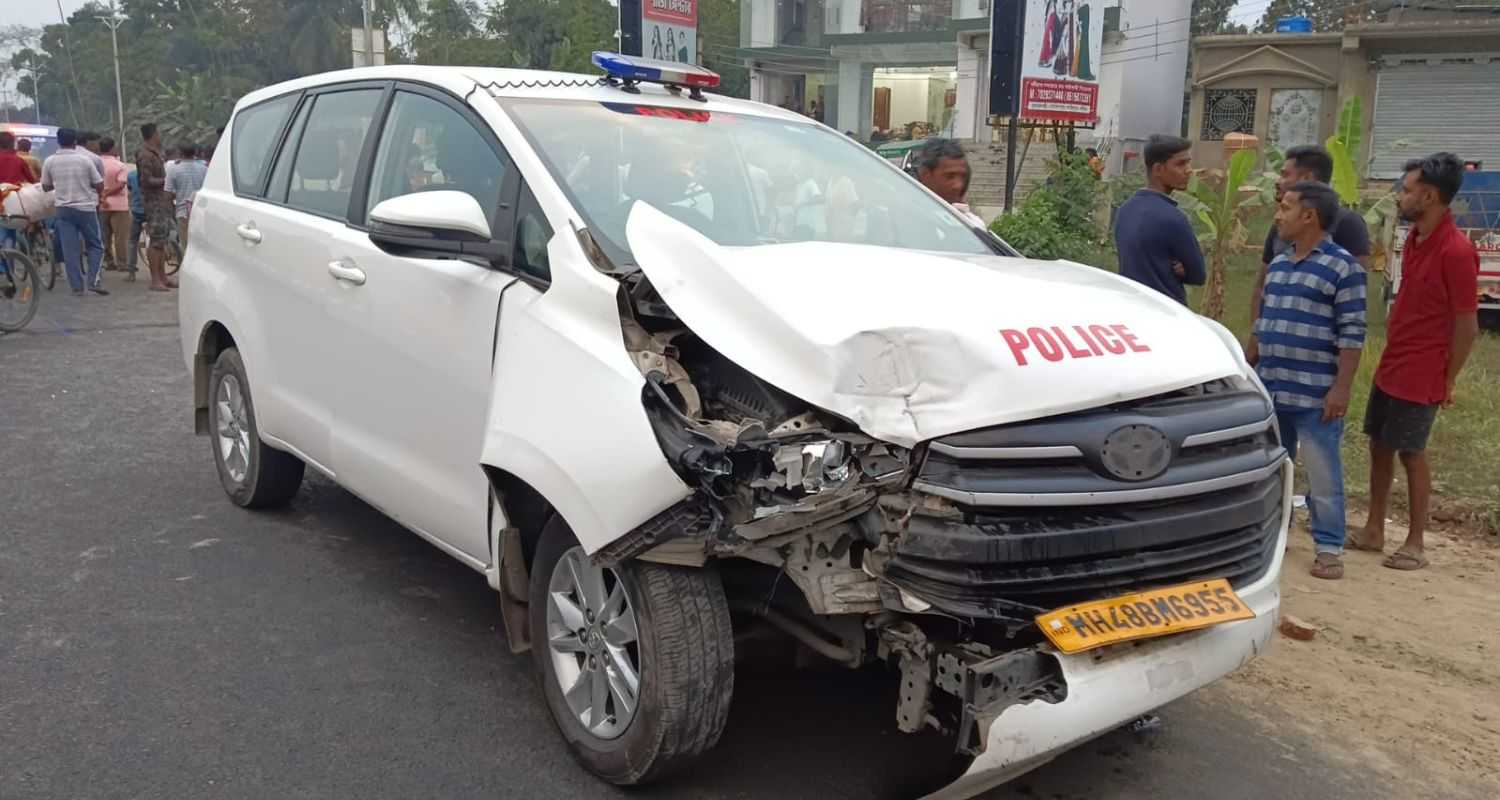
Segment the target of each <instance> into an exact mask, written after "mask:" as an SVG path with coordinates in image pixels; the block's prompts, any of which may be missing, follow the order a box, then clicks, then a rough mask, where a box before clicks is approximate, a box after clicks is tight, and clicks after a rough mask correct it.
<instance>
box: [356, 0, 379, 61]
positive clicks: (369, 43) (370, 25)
mask: <svg viewBox="0 0 1500 800" xmlns="http://www.w3.org/2000/svg"><path fill="white" fill-rule="evenodd" d="M374 5H375V0H360V3H359V7H360V9H361V10H362V11H364V15H365V66H367V67H373V66H375V27H374V25H375V22H374V17H375V14H374V11H375V9H374Z"/></svg>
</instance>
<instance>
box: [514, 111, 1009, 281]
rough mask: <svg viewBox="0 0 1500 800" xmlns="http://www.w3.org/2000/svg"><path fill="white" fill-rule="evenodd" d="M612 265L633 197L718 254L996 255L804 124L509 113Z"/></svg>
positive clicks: (863, 158) (651, 114)
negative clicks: (782, 247)
mask: <svg viewBox="0 0 1500 800" xmlns="http://www.w3.org/2000/svg"><path fill="white" fill-rule="evenodd" d="M507 108H508V110H509V111H510V112H511V115H512V117H513V118H514V119H515V121H516V123H517V124H518V125H519V126H520V127H521V129H522V131H523V132H524V133H525V134H526V137H527V139H528V140H529V141H530V142H531V145H532V147H534V148H535V149H536V151H537V153H538V154H540V155H541V157H542V160H543V161H544V162H545V163H546V164H547V168H548V169H549V170H551V172H552V174H553V176H554V177H555V178H556V179H557V181H558V183H559V184H561V185H562V186H563V188H564V190H565V191H567V193H568V195H569V199H570V200H572V202H573V205H574V207H575V208H577V209H578V211H579V213H581V214H582V215H583V216H584V219H585V222H586V223H587V224H588V226H589V229H590V231H591V232H592V233H593V235H594V238H595V239H596V240H597V241H598V242H599V243H600V246H601V247H603V248H604V249H605V251H606V252H607V253H608V255H609V256H610V258H611V259H612V260H614V261H615V263H617V264H634V263H635V260H634V258H632V257H631V255H630V248H629V245H628V243H627V242H626V239H625V221H626V219H627V218H628V217H629V214H630V209H631V207H632V206H633V205H634V204H635V202H636V201H637V200H642V201H645V202H647V203H650V204H651V205H652V206H654V207H655V208H657V209H659V210H660V211H662V212H664V213H666V214H668V215H670V216H672V217H673V218H675V219H677V220H679V221H681V222H683V223H684V224H686V225H689V226H690V227H692V228H693V229H695V230H697V231H698V232H699V233H701V234H703V235H704V236H706V237H708V238H709V239H711V240H713V241H714V242H715V243H717V244H720V245H725V246H752V245H760V244H777V243H782V242H806V241H822V242H846V243H853V244H869V245H880V246H885V247H901V248H909V249H914V250H930V251H937V252H945V253H961V254H989V253H994V252H995V251H994V250H992V249H991V248H990V247H989V246H987V245H986V243H985V241H984V240H983V239H981V238H980V235H979V234H978V233H976V232H975V231H974V229H972V228H970V227H969V226H968V225H967V224H965V223H964V222H962V221H961V220H960V219H959V218H958V216H957V215H956V214H955V213H954V212H953V210H952V209H950V208H949V207H948V206H947V204H945V203H943V202H942V201H941V200H938V199H936V198H934V197H933V196H932V195H930V194H928V193H927V192H925V191H923V190H922V189H921V188H920V187H919V186H917V185H916V184H914V183H913V182H912V181H911V180H910V179H909V178H907V177H906V176H904V175H902V174H901V173H899V172H897V171H895V170H893V169H890V168H889V167H887V166H885V165H884V164H882V163H880V162H881V159H880V158H879V156H877V155H875V154H874V153H873V152H871V151H869V150H868V149H867V148H865V147H863V146H862V145H860V144H858V143H857V142H855V141H853V140H851V139H849V138H848V137H846V136H842V135H840V134H837V133H834V132H832V131H829V130H827V129H824V128H820V127H817V126H814V125H811V124H806V123H795V122H785V121H782V120H776V119H766V118H763V117H756V116H749V115H743V114H723V113H719V112H709V111H697V110H683V109H673V108H662V107H656V106H642V105H636V104H634V103H596V102H579V101H544V100H543V101H526V100H518V101H513V102H511V103H510V104H509V105H508V106H507Z"/></svg>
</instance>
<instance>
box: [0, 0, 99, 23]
mask: <svg viewBox="0 0 1500 800" xmlns="http://www.w3.org/2000/svg"><path fill="white" fill-rule="evenodd" d="M12 3H14V4H15V5H18V6H20V8H15V7H14V6H13V7H12V8H10V9H7V10H6V13H5V17H6V19H5V24H7V25H25V26H26V27H28V28H40V27H42V26H43V25H51V24H52V23H54V22H59V21H60V20H59V18H58V16H57V0H8V2H7V3H6V5H11V4H12ZM83 4H84V0H62V9H63V14H72V13H73V12H74V11H77V10H78V9H79V8H80V7H81V6H83Z"/></svg>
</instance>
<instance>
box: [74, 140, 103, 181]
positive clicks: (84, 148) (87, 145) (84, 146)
mask: <svg viewBox="0 0 1500 800" xmlns="http://www.w3.org/2000/svg"><path fill="white" fill-rule="evenodd" d="M101 141H103V137H102V136H100V135H99V134H97V133H94V132H93V131H83V132H82V133H79V134H78V147H79V148H80V152H82V153H84V154H85V155H87V156H88V157H89V158H91V159H93V161H94V166H96V167H98V168H99V174H101V175H103V174H104V156H102V155H100V154H99V143H100V142H101Z"/></svg>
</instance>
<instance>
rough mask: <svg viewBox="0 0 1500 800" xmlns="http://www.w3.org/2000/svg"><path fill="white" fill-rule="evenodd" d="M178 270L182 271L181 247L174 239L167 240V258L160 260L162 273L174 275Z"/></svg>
mask: <svg viewBox="0 0 1500 800" xmlns="http://www.w3.org/2000/svg"><path fill="white" fill-rule="evenodd" d="M179 269H182V245H180V244H178V243H177V240H176V239H168V240H167V257H166V258H165V259H163V260H162V271H163V272H165V273H166V274H168V275H176V274H177V270H179Z"/></svg>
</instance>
